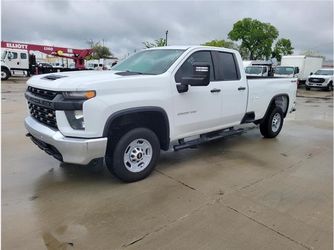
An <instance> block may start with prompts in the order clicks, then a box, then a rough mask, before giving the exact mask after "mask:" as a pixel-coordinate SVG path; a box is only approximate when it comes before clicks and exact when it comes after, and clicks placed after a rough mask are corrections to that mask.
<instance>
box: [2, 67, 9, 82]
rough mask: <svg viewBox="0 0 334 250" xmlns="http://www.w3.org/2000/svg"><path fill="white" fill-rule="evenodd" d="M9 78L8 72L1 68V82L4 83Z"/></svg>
mask: <svg viewBox="0 0 334 250" xmlns="http://www.w3.org/2000/svg"><path fill="white" fill-rule="evenodd" d="M9 77H10V72H9V70H8V69H6V68H1V80H2V81H5V80H7V79H8V78H9Z"/></svg>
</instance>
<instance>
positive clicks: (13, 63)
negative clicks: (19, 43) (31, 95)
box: [1, 48, 29, 80]
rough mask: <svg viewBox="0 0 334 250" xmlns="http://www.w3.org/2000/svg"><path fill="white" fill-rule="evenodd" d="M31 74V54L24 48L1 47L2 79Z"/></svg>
mask: <svg viewBox="0 0 334 250" xmlns="http://www.w3.org/2000/svg"><path fill="white" fill-rule="evenodd" d="M27 75H29V54H28V51H27V50H22V49H9V48H3V49H1V80H7V79H8V78H9V77H10V76H27Z"/></svg>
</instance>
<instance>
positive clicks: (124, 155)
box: [106, 128, 160, 182]
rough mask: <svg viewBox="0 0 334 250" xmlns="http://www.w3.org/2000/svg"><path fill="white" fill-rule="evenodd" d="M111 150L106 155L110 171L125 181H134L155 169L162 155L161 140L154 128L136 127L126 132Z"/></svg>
mask: <svg viewBox="0 0 334 250" xmlns="http://www.w3.org/2000/svg"><path fill="white" fill-rule="evenodd" d="M110 151H112V152H107V155H106V165H107V167H108V169H109V171H110V172H111V173H113V174H114V175H116V176H117V177H118V178H119V179H120V180H122V181H124V182H134V181H139V180H141V179H144V178H146V177H147V176H149V175H150V174H151V172H152V171H153V169H154V167H155V165H156V162H157V160H158V158H159V155H160V142H159V139H158V137H157V135H156V134H155V133H154V132H153V131H152V130H150V129H147V128H135V129H132V130H130V131H128V132H127V133H125V134H124V135H123V136H122V137H121V138H120V139H119V141H118V142H117V144H116V146H115V147H114V149H113V150H110Z"/></svg>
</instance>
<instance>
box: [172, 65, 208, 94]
mask: <svg viewBox="0 0 334 250" xmlns="http://www.w3.org/2000/svg"><path fill="white" fill-rule="evenodd" d="M192 66H193V73H192V75H191V76H184V77H182V78H181V84H178V85H176V87H177V90H178V91H179V93H183V92H187V91H188V86H189V85H190V86H208V85H209V83H210V65H209V64H207V63H194V64H193V65H192Z"/></svg>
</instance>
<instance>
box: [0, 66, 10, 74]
mask: <svg viewBox="0 0 334 250" xmlns="http://www.w3.org/2000/svg"><path fill="white" fill-rule="evenodd" d="M4 69H5V70H7V71H8V72H9V73H10V70H9V68H7V67H6V66H1V70H4Z"/></svg>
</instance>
